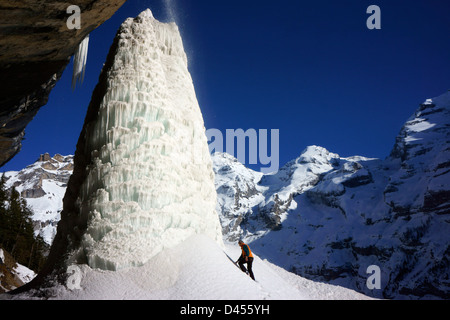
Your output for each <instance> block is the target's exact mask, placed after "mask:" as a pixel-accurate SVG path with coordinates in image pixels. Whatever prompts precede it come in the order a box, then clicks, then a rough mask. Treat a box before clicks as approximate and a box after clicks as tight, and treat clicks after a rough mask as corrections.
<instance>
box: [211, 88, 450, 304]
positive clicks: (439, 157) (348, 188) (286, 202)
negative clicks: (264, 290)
mask: <svg viewBox="0 0 450 320" xmlns="http://www.w3.org/2000/svg"><path fill="white" fill-rule="evenodd" d="M449 138H450V91H449V92H447V93H445V94H443V95H442V96H440V97H437V98H434V99H429V100H427V101H426V102H425V103H423V104H422V105H421V106H420V108H419V109H418V110H417V111H416V112H415V114H414V115H413V116H412V117H411V118H410V119H409V120H408V121H407V123H406V124H405V125H404V127H403V128H402V130H401V132H400V134H399V136H398V137H397V140H396V143H395V146H394V148H393V151H392V154H391V155H390V156H389V157H387V158H386V159H384V160H380V159H368V158H364V157H359V156H355V157H349V158H342V157H340V156H339V155H337V154H333V153H331V152H329V151H327V150H326V149H324V148H322V147H318V146H310V147H308V148H306V150H304V152H303V153H302V154H301V155H300V156H299V157H298V158H297V159H295V160H293V161H291V162H289V163H287V164H286V165H285V166H284V167H283V168H281V169H280V170H279V171H278V172H277V173H274V174H267V175H261V174H260V173H257V172H254V171H252V170H250V169H248V168H245V167H244V166H242V165H241V164H240V163H238V162H237V161H236V160H235V159H234V158H232V157H231V156H229V155H226V154H215V155H214V156H213V163H214V171H215V173H216V188H217V192H218V197H219V199H218V203H217V210H218V211H219V212H221V221H222V225H223V231H224V235H225V237H226V238H227V239H228V240H229V241H235V240H236V239H237V238H239V237H243V238H245V239H246V241H249V242H251V244H252V247H253V250H254V251H255V252H257V253H258V254H259V255H260V256H261V257H264V258H267V259H268V260H269V261H271V262H273V263H275V264H277V265H278V266H281V267H283V268H285V269H286V270H290V271H293V272H295V273H296V274H299V275H302V276H304V277H306V278H310V279H315V280H318V281H324V282H327V283H334V284H339V285H342V286H345V287H348V288H353V289H355V290H358V291H360V292H363V293H365V294H367V295H371V296H376V297H384V298H406V297H408V298H430V297H432V298H449V297H450V282H449V276H450V274H449V271H450V262H449V254H450V219H449V214H450V139H449ZM372 265H376V266H378V267H379V268H380V270H381V278H380V280H381V289H380V290H370V289H369V288H368V287H367V285H366V281H367V277H368V273H367V270H368V267H369V266H372Z"/></svg>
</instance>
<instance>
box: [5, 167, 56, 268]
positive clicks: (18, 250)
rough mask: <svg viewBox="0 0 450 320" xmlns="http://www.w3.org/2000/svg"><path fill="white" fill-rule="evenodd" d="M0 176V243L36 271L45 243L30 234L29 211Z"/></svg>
mask: <svg viewBox="0 0 450 320" xmlns="http://www.w3.org/2000/svg"><path fill="white" fill-rule="evenodd" d="M5 189H6V188H5V179H4V176H2V178H1V179H0V245H1V246H2V247H3V248H4V249H5V250H6V251H8V252H9V253H10V254H11V255H12V256H13V258H14V259H15V260H16V261H17V262H18V263H20V264H22V265H24V266H27V267H28V268H30V269H32V270H34V271H36V272H39V270H40V269H41V268H42V266H43V264H44V262H45V256H46V254H47V252H48V245H47V244H46V243H45V242H44V240H43V239H42V237H40V236H38V237H35V236H34V228H33V221H32V220H31V216H32V212H31V210H30V209H29V208H28V205H27V203H26V201H25V199H23V198H21V196H20V194H19V192H18V191H17V190H16V189H15V188H14V187H13V188H11V190H10V193H9V196H8V192H7V191H6V190H5Z"/></svg>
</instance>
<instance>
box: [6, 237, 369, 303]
mask: <svg viewBox="0 0 450 320" xmlns="http://www.w3.org/2000/svg"><path fill="white" fill-rule="evenodd" d="M239 255H240V248H239V246H238V245H234V244H230V243H226V244H225V250H223V249H222V248H221V247H220V246H219V245H218V244H217V243H216V242H215V241H213V240H211V239H210V238H208V237H206V236H203V235H196V236H192V237H191V238H189V239H188V240H187V241H185V242H183V243H182V244H180V245H177V246H176V247H173V248H171V249H165V250H164V251H163V252H161V253H159V254H158V255H157V256H155V257H154V258H152V259H151V260H150V261H148V262H147V263H146V264H145V265H144V266H142V267H135V268H129V269H123V270H120V271H103V270H99V269H91V268H90V267H88V266H86V265H83V266H80V268H79V269H78V270H77V271H78V272H75V273H73V274H72V275H71V276H70V277H69V279H68V282H69V283H68V286H62V285H58V286H56V287H55V288H53V289H52V295H53V296H52V297H51V298H50V299H51V300H331V299H333V300H370V299H371V298H370V297H367V296H364V295H362V294H360V293H357V292H355V291H352V290H349V289H345V288H342V287H339V286H334V285H329V284H323V283H318V282H314V281H310V280H306V279H304V278H301V277H299V276H297V275H295V274H292V273H290V272H287V271H285V270H284V269H281V268H279V267H277V266H275V265H273V264H271V263H269V262H268V261H266V260H261V259H260V258H259V257H258V256H256V255H255V261H254V263H253V271H254V274H255V278H256V282H255V281H253V280H252V279H251V278H250V277H249V276H247V275H246V274H245V273H243V272H242V271H241V270H240V269H239V268H238V267H237V265H235V264H234V263H233V261H236V260H237V259H238V258H239ZM77 268H78V267H77ZM78 275H79V276H80V277H79V278H78ZM79 280H81V281H79ZM68 287H69V288H73V290H70V289H68ZM33 293H34V292H32V291H31V292H28V293H26V294H21V295H18V296H13V297H11V298H12V299H37V298H36V296H33Z"/></svg>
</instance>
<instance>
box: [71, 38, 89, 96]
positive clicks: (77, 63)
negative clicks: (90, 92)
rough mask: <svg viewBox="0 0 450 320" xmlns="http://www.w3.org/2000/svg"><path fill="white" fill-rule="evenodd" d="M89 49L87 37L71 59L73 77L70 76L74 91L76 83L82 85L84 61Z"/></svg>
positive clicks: (84, 69)
mask: <svg viewBox="0 0 450 320" xmlns="http://www.w3.org/2000/svg"><path fill="white" fill-rule="evenodd" d="M88 47H89V35H87V36H86V38H84V40H83V41H81V43H80V45H79V46H78V49H77V52H76V53H75V56H74V58H73V75H72V89H75V87H76V85H77V82H78V81H79V82H80V83H83V81H84V72H85V71H86V61H87V54H88Z"/></svg>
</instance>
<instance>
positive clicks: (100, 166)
mask: <svg viewBox="0 0 450 320" xmlns="http://www.w3.org/2000/svg"><path fill="white" fill-rule="evenodd" d="M215 205H216V191H215V187H214V173H213V170H212V163H211V158H210V155H209V151H208V144H207V138H206V134H205V127H204V122H203V118H202V114H201V111H200V108H199V105H198V102H197V99H196V95H195V90H194V86H193V83H192V79H191V76H190V74H189V71H188V68H187V57H186V54H185V52H184V49H183V44H182V40H181V36H180V33H179V30H178V27H177V26H176V25H175V24H174V23H171V24H164V23H160V22H158V21H157V20H155V19H154V17H153V16H152V13H151V12H150V10H147V11H144V12H143V13H141V14H140V15H139V16H138V17H137V18H135V19H131V18H130V19H128V20H126V21H125V22H124V23H123V24H122V26H121V28H120V30H119V32H118V33H117V36H116V38H115V41H114V44H113V46H112V48H111V51H110V53H109V56H108V59H107V62H106V64H105V66H104V68H103V71H102V74H101V76H100V80H99V84H98V85H97V87H96V89H95V91H94V94H93V97H92V101H91V104H90V106H89V110H88V115H87V117H86V121H85V125H84V128H83V131H82V133H81V136H80V139H79V142H78V145H77V152H76V154H75V170H74V174H73V176H72V178H71V181H70V182H69V186H68V189H67V193H66V197H65V200H64V210H63V213H62V219H61V222H60V225H59V226H58V235H57V237H56V239H55V248H52V251H54V252H52V255H53V257H52V258H51V259H50V260H53V259H56V260H58V258H55V257H54V256H55V255H61V254H65V255H66V256H65V259H64V264H65V265H66V266H67V265H69V264H72V263H87V264H88V265H89V266H91V267H92V268H101V269H105V270H118V269H121V268H126V267H133V266H140V265H142V264H144V263H145V262H146V261H148V260H149V259H150V258H152V257H153V256H155V255H156V254H158V253H159V252H161V251H162V250H164V249H165V248H167V247H172V246H174V245H177V244H179V243H180V242H182V241H183V240H185V239H187V238H188V237H190V236H191V235H193V234H206V235H208V236H209V237H211V238H213V239H215V240H216V241H217V242H218V243H220V244H221V243H222V234H221V227H220V223H219V218H218V215H217V213H216V211H215Z"/></svg>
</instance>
